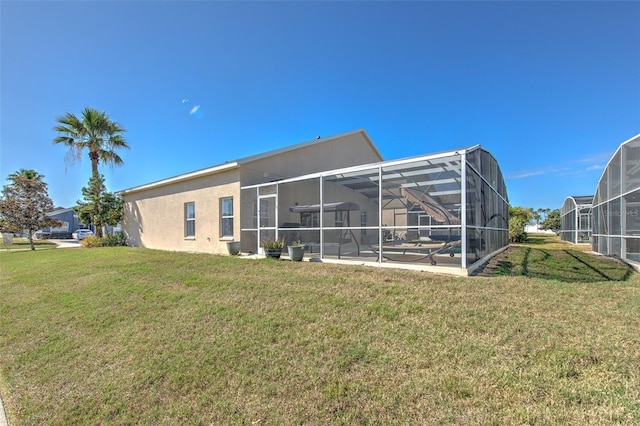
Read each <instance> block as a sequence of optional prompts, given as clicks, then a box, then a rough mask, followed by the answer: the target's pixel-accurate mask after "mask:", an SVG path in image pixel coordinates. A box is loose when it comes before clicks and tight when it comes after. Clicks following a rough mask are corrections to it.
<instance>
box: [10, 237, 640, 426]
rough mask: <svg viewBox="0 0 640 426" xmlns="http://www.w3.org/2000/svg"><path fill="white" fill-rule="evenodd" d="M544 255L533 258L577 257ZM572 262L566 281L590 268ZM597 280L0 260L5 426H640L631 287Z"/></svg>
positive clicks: (177, 257) (173, 259)
mask: <svg viewBox="0 0 640 426" xmlns="http://www.w3.org/2000/svg"><path fill="white" fill-rule="evenodd" d="M546 245H547V246H548V247H547V248H545V244H538V245H535V244H532V245H529V248H531V249H533V248H536V249H540V248H542V249H544V250H547V251H562V250H564V249H567V247H569V248H572V247H571V246H568V245H564V244H557V246H558V247H555V246H554V244H546ZM520 247H522V246H520ZM525 248H526V247H525ZM580 253H581V255H583V256H585V257H584V258H581V260H579V259H575V258H574V257H571V256H568V257H567V258H565V259H564V260H563V262H565V264H566V262H569V267H570V268H571V269H572V272H571V274H575V271H578V272H579V271H580V270H582V271H584V272H585V273H587V271H591V270H592V269H593V268H594V266H593V265H596V263H593V262H596V261H600V260H601V259H596V258H594V257H592V256H589V255H587V254H586V253H584V252H580ZM549 258H552V259H555V253H552V255H551V256H550V257H549ZM536 262H537V263H544V262H545V259H539V260H537V261H536ZM536 262H533V261H532V260H531V259H529V261H528V265H532V264H533V263H536ZM571 262H574V263H571ZM512 265H516V266H517V265H522V258H520V260H515V258H514V259H512ZM588 265H591V267H589V266H588ZM597 265H599V264H597ZM565 266H566V265H565ZM606 266H607V268H609V266H610V269H607V272H606V273H607V274H608V275H610V276H608V278H607V279H605V278H603V277H602V276H601V275H598V274H596V275H597V276H599V277H600V278H597V281H596V280H591V281H587V282H582V281H580V280H575V281H571V280H570V279H569V278H568V275H565V274H561V277H562V279H548V278H539V277H538V278H535V277H531V275H530V274H529V275H527V274H524V275H523V274H522V273H519V272H518V271H517V270H516V269H517V268H514V267H512V268H511V271H510V272H509V273H510V274H512V275H511V276H502V277H493V278H459V277H444V276H435V275H432V274H427V273H417V272H409V271H397V270H387V269H383V270H381V269H377V268H370V267H354V266H342V265H333V264H321V263H308V262H302V263H299V262H286V261H268V260H262V261H255V260H244V259H239V258H232V257H222V256H210V255H198V254H186V253H171V252H163V251H154V250H146V249H131V248H123V247H117V248H100V249H73V250H60V249H59V250H41V251H40V250H37V251H35V252H31V251H10V252H6V251H4V252H1V253H0V267H1V274H2V276H1V278H2V279H1V281H0V294H1V297H0V313H1V315H0V391H1V393H2V397H3V399H4V401H5V408H6V410H7V411H8V416H9V421H10V424H11V425H12V426H13V425H22V424H25V425H31V424H65V425H66V424H110V425H111V424H141V423H142V424H171V425H173V424H260V425H267V424H271V425H276V424H301V423H304V424H318V425H325V424H496V425H503V424H575V425H583V424H594V425H602V424H638V423H640V357H639V355H638V353H639V352H638V351H639V349H638V348H640V321H639V318H640V278H639V276H638V274H630V273H628V272H627V269H626V268H624V267H623V266H622V265H619V264H616V263H610V264H609V263H608V264H607V265H606ZM574 267H575V268H577V269H574ZM599 268H600V269H602V268H603V267H601V266H595V269H599ZM530 269H531V268H529V270H530ZM521 272H522V271H521ZM578 275H580V274H579V273H578Z"/></svg>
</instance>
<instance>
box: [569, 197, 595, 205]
mask: <svg viewBox="0 0 640 426" xmlns="http://www.w3.org/2000/svg"><path fill="white" fill-rule="evenodd" d="M567 198H573V200H574V201H575V203H576V205H579V206H583V205H586V204H588V205H591V204H592V203H593V195H571V196H569V197H567Z"/></svg>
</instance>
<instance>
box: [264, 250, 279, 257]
mask: <svg viewBox="0 0 640 426" xmlns="http://www.w3.org/2000/svg"><path fill="white" fill-rule="evenodd" d="M264 254H265V256H267V257H270V258H271V259H280V255H281V254H282V250H281V249H264Z"/></svg>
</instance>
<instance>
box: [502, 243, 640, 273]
mask: <svg viewBox="0 0 640 426" xmlns="http://www.w3.org/2000/svg"><path fill="white" fill-rule="evenodd" d="M590 250H591V246H590V245H584V244H580V245H574V244H569V243H565V242H562V241H560V239H559V238H558V236H556V235H554V234H551V235H547V234H533V235H530V237H529V240H528V241H527V243H525V244H512V245H511V246H510V247H509V249H508V250H507V251H506V252H504V253H502V254H500V255H498V256H496V258H495V259H493V261H492V264H493V265H494V269H493V275H496V276H500V275H510V276H528V277H532V278H543V279H551V280H559V281H564V282H569V283H575V282H585V283H589V282H594V281H621V280H626V279H627V278H628V277H629V276H630V275H631V274H632V273H633V271H632V269H631V268H628V267H625V266H624V265H623V264H621V263H619V262H616V261H613V259H611V258H607V257H604V256H596V255H593V254H592V253H590Z"/></svg>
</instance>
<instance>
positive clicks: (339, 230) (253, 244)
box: [120, 130, 508, 275]
mask: <svg viewBox="0 0 640 426" xmlns="http://www.w3.org/2000/svg"><path fill="white" fill-rule="evenodd" d="M120 193H121V195H122V197H123V199H124V203H125V217H124V223H123V230H124V232H125V234H126V236H127V239H128V242H129V244H130V245H133V246H139V247H149V248H155V249H164V250H177V251H193V252H207V253H226V242H228V241H231V240H240V241H241V246H242V252H244V253H261V251H262V249H261V244H262V242H264V241H265V240H267V239H274V238H275V239H284V240H285V241H287V242H290V241H293V240H299V241H300V242H301V243H302V244H304V246H305V248H306V250H307V252H308V253H309V255H308V257H314V258H317V259H319V260H322V261H339V262H344V263H357V264H371V265H377V266H392V267H405V268H413V269H420V270H435V271H439V272H447V273H455V274H464V275H466V274H467V273H469V272H470V271H472V270H473V269H474V268H476V267H478V266H480V265H481V264H482V263H484V261H486V259H487V258H489V257H491V256H492V255H494V254H496V253H497V252H499V251H501V250H503V249H504V248H506V247H507V245H508V200H507V195H506V187H505V185H504V180H503V177H502V173H501V171H500V168H499V167H498V164H497V162H496V161H495V159H494V158H493V156H492V155H491V154H490V153H489V152H488V151H486V150H485V149H483V148H482V147H480V146H479V145H476V146H472V147H469V148H464V149H459V150H455V151H450V152H442V153H436V154H430V155H422V156H417V157H411V158H406V159H400V160H393V161H382V156H381V155H380V153H379V151H378V149H377V148H376V147H375V145H374V144H373V143H372V141H371V139H370V138H369V136H368V135H367V133H366V132H365V131H364V130H355V131H352V132H347V133H343V134H339V135H335V136H331V137H327V138H319V139H315V140H312V141H309V142H304V143H301V144H297V145H293V146H289V147H285V148H282V149H278V150H275V151H271V152H267V153H263V154H259V155H255V156H251V157H246V158H242V159H239V160H235V161H232V162H226V163H223V164H220V165H217V166H214V167H210V168H207V169H203V170H198V171H195V172H191V173H186V174H183V175H180V176H175V177H172V178H168V179H164V180H161V181H158V182H153V183H149V184H145V185H141V186H137V187H134V188H130V189H126V190H124V191H121V192H120Z"/></svg>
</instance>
